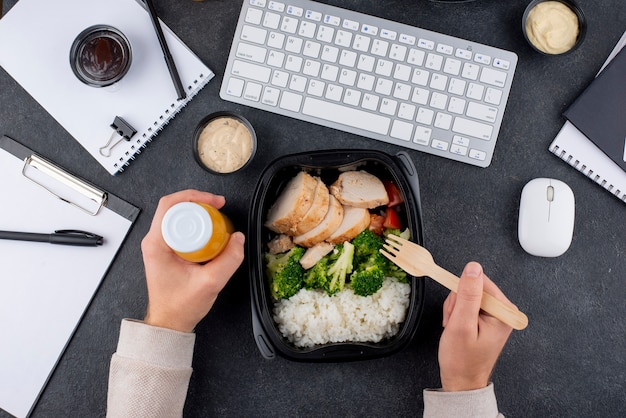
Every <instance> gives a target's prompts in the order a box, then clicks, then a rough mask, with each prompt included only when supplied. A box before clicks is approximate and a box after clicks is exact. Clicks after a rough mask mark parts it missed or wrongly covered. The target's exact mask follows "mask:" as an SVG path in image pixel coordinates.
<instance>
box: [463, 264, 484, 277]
mask: <svg viewBox="0 0 626 418" xmlns="http://www.w3.org/2000/svg"><path fill="white" fill-rule="evenodd" d="M482 272H483V268H482V267H481V265H480V264H478V263H475V262H471V263H467V265H466V266H465V270H463V275H464V276H467V277H473V278H477V277H480V275H481V274H482Z"/></svg>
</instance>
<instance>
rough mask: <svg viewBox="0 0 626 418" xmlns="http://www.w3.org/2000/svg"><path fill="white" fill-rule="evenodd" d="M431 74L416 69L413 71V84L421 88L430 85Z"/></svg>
mask: <svg viewBox="0 0 626 418" xmlns="http://www.w3.org/2000/svg"><path fill="white" fill-rule="evenodd" d="M429 76H430V73H429V72H428V71H426V70H420V69H417V68H416V69H415V70H413V76H412V77H411V82H412V83H414V84H418V85H420V86H426V85H428V77H429Z"/></svg>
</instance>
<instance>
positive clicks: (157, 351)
mask: <svg viewBox="0 0 626 418" xmlns="http://www.w3.org/2000/svg"><path fill="white" fill-rule="evenodd" d="M195 342H196V334H194V333H186V332H180V331H174V330H171V329H167V328H159V327H154V326H151V325H146V324H144V323H143V322H141V321H136V320H132V319H124V320H122V325H121V328H120V338H119V341H118V343H117V352H116V354H117V355H118V356H122V357H126V358H128V359H134V360H141V361H144V362H146V363H151V364H154V365H156V366H161V367H171V368H184V367H191V361H192V359H193V347H194V344H195Z"/></svg>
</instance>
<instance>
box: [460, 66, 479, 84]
mask: <svg viewBox="0 0 626 418" xmlns="http://www.w3.org/2000/svg"><path fill="white" fill-rule="evenodd" d="M478 71H480V67H479V66H478V65H476V64H471V63H468V62H466V63H465V64H464V65H463V72H462V73H461V77H464V78H469V79H470V80H476V79H477V78H478Z"/></svg>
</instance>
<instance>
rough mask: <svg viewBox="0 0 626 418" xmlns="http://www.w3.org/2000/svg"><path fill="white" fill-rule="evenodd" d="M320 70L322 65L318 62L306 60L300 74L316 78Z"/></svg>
mask: <svg viewBox="0 0 626 418" xmlns="http://www.w3.org/2000/svg"><path fill="white" fill-rule="evenodd" d="M320 68H322V64H321V63H319V62H318V61H313V60H306V61H304V68H303V69H302V72H303V73H304V74H306V75H308V76H311V77H317V76H318V75H319V73H320Z"/></svg>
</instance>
